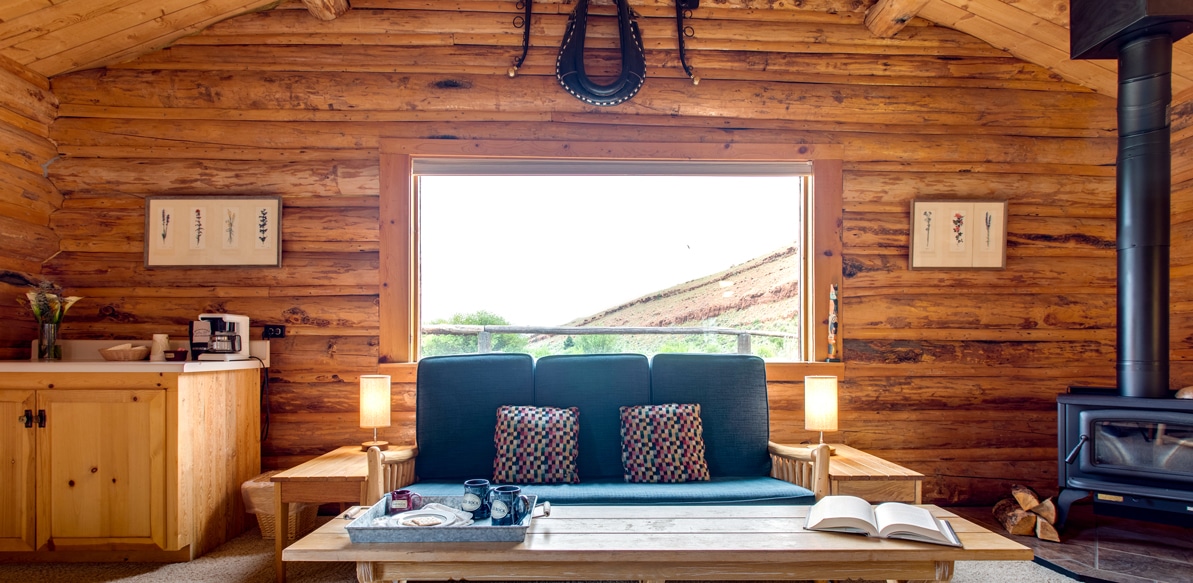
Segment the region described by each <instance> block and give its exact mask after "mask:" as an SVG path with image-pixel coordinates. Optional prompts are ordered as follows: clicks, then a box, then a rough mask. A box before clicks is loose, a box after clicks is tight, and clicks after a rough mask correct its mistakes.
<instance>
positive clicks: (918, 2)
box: [866, 0, 928, 38]
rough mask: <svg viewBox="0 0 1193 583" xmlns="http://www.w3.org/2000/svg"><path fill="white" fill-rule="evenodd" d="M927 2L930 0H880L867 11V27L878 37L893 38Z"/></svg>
mask: <svg viewBox="0 0 1193 583" xmlns="http://www.w3.org/2000/svg"><path fill="white" fill-rule="evenodd" d="M927 3H928V0H878V2H877V3H875V4H874V5H873V6H871V7H870V9H869V10H867V11H866V28H868V29H870V32H871V33H872V34H873V35H874V36H876V37H878V38H891V37H893V36H895V35H896V34H898V33H899V31H900V30H903V27H905V26H907V23H908V22H910V21H911V19H913V18H915V16H916V14H919V12H920V9H921V8H923V7H924V5H925V4H927Z"/></svg>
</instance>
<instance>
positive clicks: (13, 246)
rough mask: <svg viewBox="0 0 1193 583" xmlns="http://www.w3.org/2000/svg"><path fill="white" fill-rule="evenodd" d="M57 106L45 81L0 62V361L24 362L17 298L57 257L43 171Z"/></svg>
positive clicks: (26, 320) (51, 198)
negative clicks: (14, 360) (43, 267)
mask: <svg viewBox="0 0 1193 583" xmlns="http://www.w3.org/2000/svg"><path fill="white" fill-rule="evenodd" d="M56 111H57V101H56V100H55V99H54V96H53V94H51V93H50V83H49V81H48V80H47V79H46V78H45V77H42V76H40V75H37V74H36V73H30V72H28V71H26V70H25V69H24V67H21V66H20V65H19V64H17V63H14V62H12V61H9V60H8V59H5V58H0V144H4V147H3V148H0V297H3V298H8V299H6V300H5V301H0V321H4V322H9V323H10V324H9V325H5V326H0V359H18V358H29V352H30V344H29V342H30V340H31V339H33V338H36V337H37V332H36V330H35V329H36V326H35V325H34V321H33V318H32V316H31V315H30V314H29V311H28V309H26V308H23V307H21V306H20V305H18V304H17V303H16V302H15V301H13V300H12V299H11V298H23V297H24V296H25V292H26V291H27V290H28V289H29V287H30V286H32V285H36V284H37V282H39V281H40V273H41V263H42V261H44V260H46V259H48V258H50V257H51V256H53V255H54V254H55V253H57V252H58V237H57V236H56V235H55V234H54V232H53V231H52V230H51V229H50V213H52V212H53V211H54V210H55V209H57V208H58V207H59V206H60V205H61V204H62V197H61V195H59V194H58V191H57V190H56V189H55V188H54V185H53V184H51V183H50V181H49V180H48V179H46V178H45V171H44V170H43V167H44V166H45V165H46V164H49V163H50V161H51V160H52V159H53V158H54V156H55V155H57V150H56V148H55V147H54V144H53V143H51V142H50V140H49V133H50V123H51V122H52V121H53V120H54V115H55V113H56Z"/></svg>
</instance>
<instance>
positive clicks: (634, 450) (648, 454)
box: [621, 403, 708, 482]
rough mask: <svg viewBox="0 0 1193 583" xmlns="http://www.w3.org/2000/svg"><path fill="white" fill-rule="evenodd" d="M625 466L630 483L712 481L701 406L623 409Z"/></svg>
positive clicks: (622, 444) (678, 405)
mask: <svg viewBox="0 0 1193 583" xmlns="http://www.w3.org/2000/svg"><path fill="white" fill-rule="evenodd" d="M621 465H622V468H623V469H624V471H625V480H626V481H627V482H696V481H704V480H708V463H706V462H705V461H704V426H703V425H702V424H701V422H700V405H699V404H685V405H680V404H677V403H670V404H667V405H640V406H637V407H622V408H621Z"/></svg>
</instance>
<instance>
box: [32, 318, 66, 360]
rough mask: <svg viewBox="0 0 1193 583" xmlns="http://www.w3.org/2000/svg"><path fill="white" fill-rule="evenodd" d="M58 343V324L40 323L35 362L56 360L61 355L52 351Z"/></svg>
mask: <svg viewBox="0 0 1193 583" xmlns="http://www.w3.org/2000/svg"><path fill="white" fill-rule="evenodd" d="M57 342H58V324H56V323H51V322H42V323H41V325H40V327H38V330H37V360H58V359H59V358H61V353H60V352H58V351H56V350H54V344H55V343H57Z"/></svg>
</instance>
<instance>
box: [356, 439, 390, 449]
mask: <svg viewBox="0 0 1193 583" xmlns="http://www.w3.org/2000/svg"><path fill="white" fill-rule="evenodd" d="M370 447H375V448H377V449H379V450H381V451H385V450H387V449H389V442H388V441H366V442H364V443H362V444H360V451H369V448H370Z"/></svg>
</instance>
